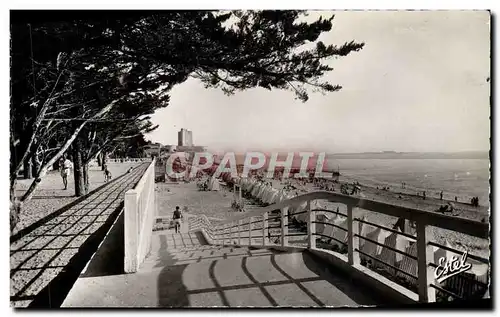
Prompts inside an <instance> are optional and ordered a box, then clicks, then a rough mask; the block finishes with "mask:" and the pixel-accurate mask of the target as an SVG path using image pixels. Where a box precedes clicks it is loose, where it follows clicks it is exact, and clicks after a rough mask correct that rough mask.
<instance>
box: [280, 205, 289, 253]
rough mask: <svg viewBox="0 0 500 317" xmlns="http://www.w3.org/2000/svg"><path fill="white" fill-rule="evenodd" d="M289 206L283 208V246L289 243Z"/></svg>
mask: <svg viewBox="0 0 500 317" xmlns="http://www.w3.org/2000/svg"><path fill="white" fill-rule="evenodd" d="M287 235H288V207H285V208H283V209H281V246H282V247H285V246H287V245H288V236H287Z"/></svg>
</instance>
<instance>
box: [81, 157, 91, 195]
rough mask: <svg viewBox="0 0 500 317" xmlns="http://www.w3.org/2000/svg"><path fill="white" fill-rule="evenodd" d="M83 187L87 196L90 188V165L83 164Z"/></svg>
mask: <svg viewBox="0 0 500 317" xmlns="http://www.w3.org/2000/svg"><path fill="white" fill-rule="evenodd" d="M83 185H84V189H85V194H87V193H88V192H89V187H90V183H89V164H88V163H85V164H83Z"/></svg>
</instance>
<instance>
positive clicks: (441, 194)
mask: <svg viewBox="0 0 500 317" xmlns="http://www.w3.org/2000/svg"><path fill="white" fill-rule="evenodd" d="M439 199H441V200H443V191H441V192H440V193H439Z"/></svg>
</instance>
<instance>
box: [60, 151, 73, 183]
mask: <svg viewBox="0 0 500 317" xmlns="http://www.w3.org/2000/svg"><path fill="white" fill-rule="evenodd" d="M72 167H73V163H71V161H70V160H69V159H68V158H67V157H62V158H61V160H60V161H59V170H60V171H61V177H62V179H63V184H64V190H66V189H68V175H69V174H70V171H71V168H72Z"/></svg>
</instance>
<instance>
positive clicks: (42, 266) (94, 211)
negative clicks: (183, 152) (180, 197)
mask: <svg viewBox="0 0 500 317" xmlns="http://www.w3.org/2000/svg"><path fill="white" fill-rule="evenodd" d="M147 166H148V163H143V164H140V165H139V166H137V167H136V168H135V169H134V170H133V171H132V172H131V173H128V174H125V175H123V176H121V177H119V178H116V179H114V180H113V181H112V182H110V183H108V184H107V185H105V186H103V187H102V188H100V189H99V190H97V191H96V192H94V193H92V194H91V195H89V196H88V197H87V198H86V199H84V200H83V201H81V202H79V203H76V204H72V205H71V204H70V206H69V208H68V206H67V207H63V208H62V209H60V210H59V211H56V212H54V213H53V214H51V215H50V216H48V217H46V218H44V219H42V220H41V221H40V222H38V223H37V224H35V225H34V226H31V227H30V228H28V229H27V230H24V231H23V232H22V234H18V235H16V236H14V237H11V245H10V279H11V290H10V300H11V304H12V305H13V306H14V307H26V306H30V307H59V306H60V304H61V303H62V300H63V299H64V298H63V297H61V296H64V295H65V294H66V293H67V292H68V291H69V290H70V288H71V286H72V284H73V283H74V281H75V280H76V278H77V277H78V275H79V273H80V272H81V270H82V269H83V267H84V266H85V264H86V263H87V262H88V260H89V259H90V257H91V256H92V254H93V253H94V252H95V250H96V249H97V247H98V245H99V243H100V242H101V240H102V237H103V236H104V235H105V234H106V232H107V231H108V230H109V228H110V227H111V225H112V223H113V222H114V221H115V219H116V216H117V215H118V213H119V212H120V210H121V208H122V204H123V198H124V193H125V192H126V191H127V190H129V189H131V188H133V187H134V186H135V184H136V183H137V182H138V181H139V179H140V177H141V176H142V174H143V173H144V171H145V169H146V168H147Z"/></svg>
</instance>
